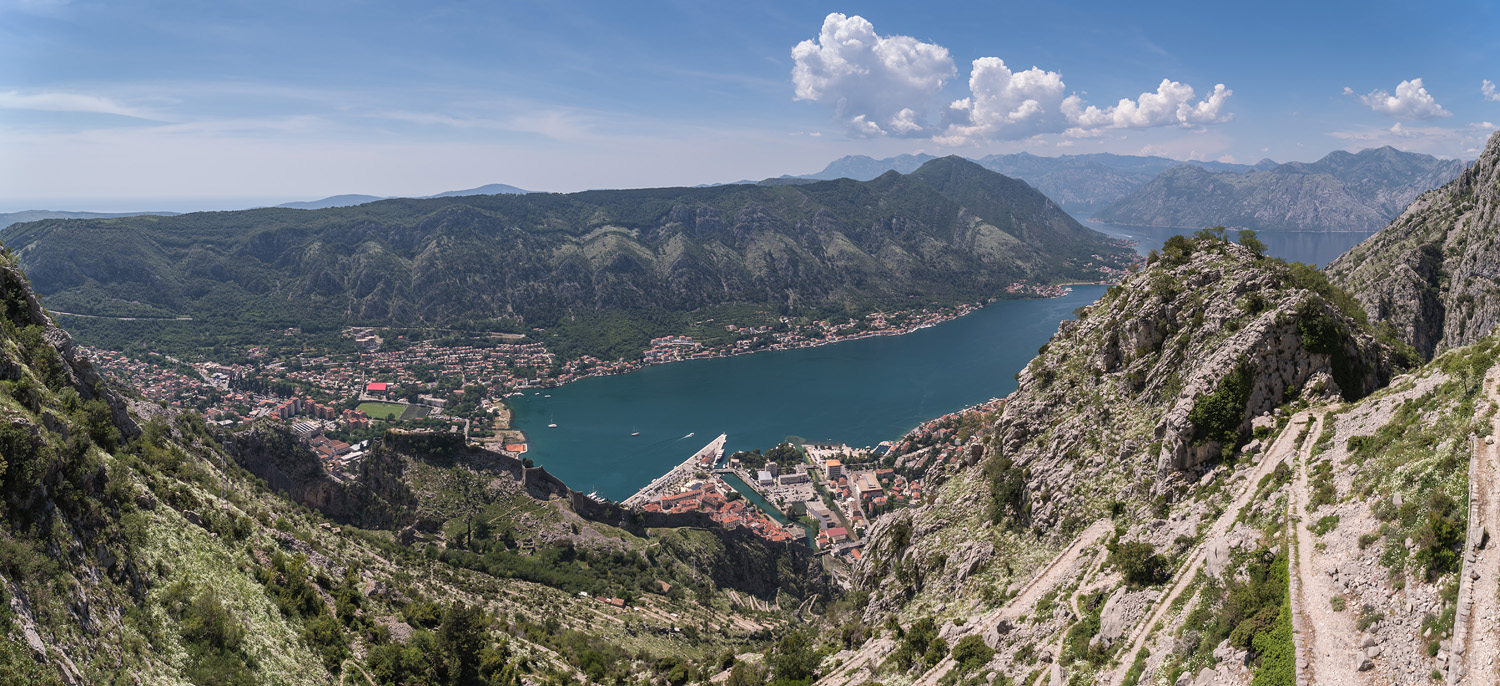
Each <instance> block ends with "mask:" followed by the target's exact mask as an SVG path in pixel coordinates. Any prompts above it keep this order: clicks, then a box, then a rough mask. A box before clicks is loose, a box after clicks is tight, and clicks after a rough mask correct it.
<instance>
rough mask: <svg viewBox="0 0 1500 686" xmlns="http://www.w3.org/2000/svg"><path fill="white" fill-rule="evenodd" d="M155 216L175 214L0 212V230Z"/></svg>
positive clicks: (171, 214) (63, 211)
mask: <svg viewBox="0 0 1500 686" xmlns="http://www.w3.org/2000/svg"><path fill="white" fill-rule="evenodd" d="M148 214H149V215H155V216H158V217H171V216H174V215H176V214H178V213H177V212H71V211H66V210H22V211H20V212H0V229H4V228H5V227H7V226H10V225H11V224H20V223H22V222H34V221H39V220H42V219H108V218H111V217H139V216H142V215H148Z"/></svg>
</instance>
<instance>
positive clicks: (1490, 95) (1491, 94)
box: [1479, 79, 1500, 102]
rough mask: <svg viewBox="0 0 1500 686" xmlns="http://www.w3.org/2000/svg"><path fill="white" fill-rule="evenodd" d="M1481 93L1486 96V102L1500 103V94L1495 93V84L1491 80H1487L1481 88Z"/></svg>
mask: <svg viewBox="0 0 1500 686" xmlns="http://www.w3.org/2000/svg"><path fill="white" fill-rule="evenodd" d="M1479 92H1480V94H1482V95H1484V99H1485V100H1491V101H1494V102H1500V93H1496V92H1495V82H1493V81H1491V80H1489V79H1485V80H1484V83H1483V84H1481V85H1480V86H1479Z"/></svg>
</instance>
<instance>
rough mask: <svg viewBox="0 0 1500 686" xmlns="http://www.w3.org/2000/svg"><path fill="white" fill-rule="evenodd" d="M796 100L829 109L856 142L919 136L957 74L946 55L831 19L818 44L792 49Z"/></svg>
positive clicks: (858, 20) (860, 23)
mask: <svg viewBox="0 0 1500 686" xmlns="http://www.w3.org/2000/svg"><path fill="white" fill-rule="evenodd" d="M792 60H793V61H794V63H795V64H794V66H793V67H792V82H793V84H794V85H795V86H796V89H797V97H796V99H798V100H809V101H812V102H816V103H819V104H823V105H827V106H829V107H832V108H833V110H834V116H836V117H837V118H838V119H839V120H841V121H843V122H844V123H845V124H846V125H848V126H849V129H850V131H851V132H853V133H854V134H855V135H859V136H878V135H881V134H887V133H890V134H897V135H917V134H919V133H920V132H921V131H923V130H924V129H925V128H926V124H925V123H924V121H923V116H922V113H923V112H924V111H926V110H927V109H928V105H929V103H930V102H931V101H932V99H933V98H934V97H935V96H936V95H937V94H938V92H939V91H941V90H942V88H943V83H944V82H945V81H946V80H948V79H950V78H953V77H954V76H955V75H956V74H957V73H958V71H957V69H956V68H955V67H954V65H953V58H952V57H950V56H949V55H948V49H947V48H944V47H943V46H941V45H936V44H934V43H923V42H921V41H919V40H917V39H915V38H912V37H910V36H881V35H880V34H878V33H876V32H875V26H874V25H873V24H871V23H870V22H869V21H866V20H865V19H864V18H863V17H860V16H852V17H848V16H844V15H842V14H838V13H833V14H830V15H828V17H827V18H826V19H824V20H823V30H822V31H821V32H820V33H819V34H818V38H817V40H805V41H802V42H801V43H798V44H797V47H795V48H792Z"/></svg>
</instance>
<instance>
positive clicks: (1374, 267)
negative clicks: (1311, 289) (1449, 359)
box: [1327, 133, 1500, 358]
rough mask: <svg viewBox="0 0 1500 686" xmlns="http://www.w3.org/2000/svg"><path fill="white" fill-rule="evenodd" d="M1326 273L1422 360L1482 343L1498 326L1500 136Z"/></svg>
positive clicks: (1333, 264) (1340, 259)
mask: <svg viewBox="0 0 1500 686" xmlns="http://www.w3.org/2000/svg"><path fill="white" fill-rule="evenodd" d="M1327 271H1328V274H1329V278H1330V279H1332V280H1333V281H1335V282H1336V283H1338V284H1340V285H1341V286H1343V287H1344V288H1346V289H1348V290H1349V291H1350V292H1351V293H1353V294H1354V295H1355V297H1357V298H1359V300H1360V302H1361V303H1363V304H1364V307H1365V309H1366V311H1368V312H1369V313H1370V316H1371V317H1374V318H1376V319H1379V320H1382V321H1388V322H1390V323H1391V324H1392V325H1393V326H1395V327H1396V330H1397V331H1399V332H1400V334H1401V336H1402V337H1404V338H1406V340H1408V341H1410V342H1411V344H1412V345H1414V346H1416V348H1417V350H1418V351H1419V352H1420V353H1421V354H1422V355H1423V356H1424V357H1428V358H1430V357H1432V356H1433V355H1434V354H1435V353H1438V352H1441V351H1443V350H1447V349H1452V348H1456V347H1460V346H1463V345H1468V344H1469V343H1472V342H1474V341H1476V340H1479V339H1480V338H1483V337H1484V336H1486V335H1488V334H1489V333H1490V332H1491V331H1493V330H1494V328H1495V325H1496V324H1497V323H1500V133H1496V134H1495V135H1492V136H1490V140H1489V145H1488V146H1486V148H1485V151H1484V153H1483V154H1481V155H1480V156H1479V160H1478V161H1477V162H1475V163H1474V165H1473V166H1472V167H1470V168H1469V169H1468V170H1466V171H1464V173H1463V174H1461V175H1459V177H1458V178H1456V179H1454V180H1453V181H1451V182H1449V183H1448V184H1447V185H1445V186H1443V187H1442V188H1439V189H1437V190H1434V191H1432V192H1430V193H1426V194H1424V195H1423V196H1422V197H1420V198H1418V199H1417V200H1416V201H1415V202H1413V203H1412V204H1411V206H1410V207H1408V208H1407V209H1406V211H1405V212H1403V213H1401V216H1400V217H1398V218H1396V220H1395V221H1393V222H1391V224H1390V226H1387V227H1386V228H1385V229H1383V230H1381V231H1380V232H1379V233H1377V234H1375V235H1374V236H1371V237H1369V238H1367V239H1365V241H1364V242H1362V243H1360V244H1359V245H1357V246H1355V247H1354V248H1353V249H1352V250H1350V251H1349V252H1348V253H1345V254H1344V255H1342V256H1340V257H1339V258H1338V259H1336V260H1334V261H1333V262H1332V263H1330V264H1329V265H1328V269H1327Z"/></svg>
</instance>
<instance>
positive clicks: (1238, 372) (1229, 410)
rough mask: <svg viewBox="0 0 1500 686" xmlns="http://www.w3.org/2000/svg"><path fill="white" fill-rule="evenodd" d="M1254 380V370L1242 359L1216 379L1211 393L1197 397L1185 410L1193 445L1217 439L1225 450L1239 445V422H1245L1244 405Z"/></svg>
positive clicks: (1248, 399)
mask: <svg viewBox="0 0 1500 686" xmlns="http://www.w3.org/2000/svg"><path fill="white" fill-rule="evenodd" d="M1254 380H1255V369H1254V368H1253V367H1251V366H1250V363H1249V361H1247V360H1241V361H1240V362H1239V364H1236V365H1235V367H1234V369H1233V370H1231V371H1230V372H1229V374H1227V375H1225V376H1224V378H1223V379H1220V380H1219V385H1218V386H1217V387H1215V388H1214V391H1213V392H1212V393H1209V394H1207V395H1204V396H1201V397H1199V398H1198V401H1197V402H1196V403H1194V404H1193V409H1192V411H1190V412H1189V413H1188V421H1190V422H1192V424H1193V443H1194V444H1195V445H1204V444H1206V443H1209V442H1216V443H1220V444H1222V445H1224V446H1225V449H1226V450H1232V449H1233V448H1235V447H1237V446H1238V444H1239V438H1240V425H1242V424H1243V423H1244V421H1245V408H1246V404H1247V403H1249V401H1250V390H1251V385H1252V384H1253V382H1254Z"/></svg>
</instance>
